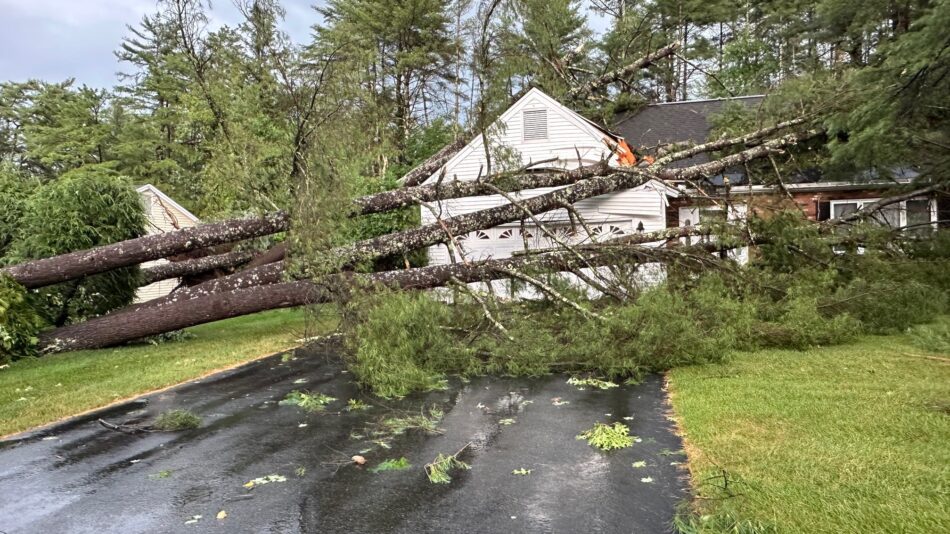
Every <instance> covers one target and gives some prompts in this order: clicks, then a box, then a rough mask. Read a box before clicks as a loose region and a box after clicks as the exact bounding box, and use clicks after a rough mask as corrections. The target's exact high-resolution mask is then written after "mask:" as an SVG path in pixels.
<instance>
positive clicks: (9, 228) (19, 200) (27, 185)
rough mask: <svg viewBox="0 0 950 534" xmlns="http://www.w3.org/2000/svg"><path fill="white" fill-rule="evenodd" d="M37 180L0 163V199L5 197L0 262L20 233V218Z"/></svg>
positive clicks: (0, 215)
mask: <svg viewBox="0 0 950 534" xmlns="http://www.w3.org/2000/svg"><path fill="white" fill-rule="evenodd" d="M35 188H36V182H35V181H33V180H29V179H27V178H24V177H23V176H20V174H19V173H17V172H16V171H14V170H13V169H10V168H9V167H8V166H6V165H0V199H3V208H2V209H0V264H3V263H5V262H4V261H3V258H4V256H6V254H7V249H8V248H9V246H10V244H11V243H13V241H14V240H15V239H16V238H17V236H18V235H20V231H21V229H22V226H21V224H20V219H21V218H22V217H23V213H24V211H25V210H26V202H27V199H28V198H29V197H30V195H31V194H32V193H33V190H34V189H35Z"/></svg>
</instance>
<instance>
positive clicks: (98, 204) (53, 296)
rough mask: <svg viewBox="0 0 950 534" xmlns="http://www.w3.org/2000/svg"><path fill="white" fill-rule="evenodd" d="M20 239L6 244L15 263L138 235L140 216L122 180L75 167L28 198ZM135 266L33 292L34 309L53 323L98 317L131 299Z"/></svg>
mask: <svg viewBox="0 0 950 534" xmlns="http://www.w3.org/2000/svg"><path fill="white" fill-rule="evenodd" d="M21 224H22V229H21V233H20V236H19V238H18V239H17V240H16V241H15V242H14V243H13V244H12V245H11V247H10V254H9V256H10V260H12V261H14V262H21V261H27V260H32V259H38V258H45V257H49V256H55V255H57V254H63V253H66V252H72V251H75V250H82V249H87V248H91V247H95V246H99V245H106V244H110V243H115V242H117V241H122V240H125V239H132V238H135V237H139V236H141V235H143V234H144V233H145V215H144V210H143V207H142V203H141V201H140V199H139V196H138V193H136V192H135V189H133V188H132V186H131V184H130V183H129V181H128V180H127V179H124V178H121V177H118V176H114V175H110V174H108V173H103V172H92V171H85V170H84V169H82V168H80V169H77V170H76V171H72V172H69V173H66V174H64V175H63V177H62V178H60V179H59V180H57V181H55V182H52V183H50V184H48V185H46V186H43V187H42V188H40V189H39V190H38V191H37V192H36V193H35V194H34V195H33V196H31V197H30V199H29V201H28V202H27V204H26V212H25V214H24V216H23V217H22V219H21ZM138 282H139V275H138V268H137V267H130V268H125V269H117V270H114V271H110V272H108V273H103V274H99V275H95V276H90V277H86V278H83V279H82V280H74V281H70V282H64V283H62V284H57V285H55V286H51V287H47V288H43V289H42V290H40V291H39V292H38V295H39V296H40V300H39V301H38V306H39V311H40V312H41V313H42V314H43V315H44V317H45V318H46V320H47V321H48V322H50V323H52V324H55V325H57V326H60V325H63V324H66V323H67V322H75V321H79V320H81V319H84V318H86V317H90V316H93V315H99V314H102V313H105V312H107V311H109V310H112V309H114V308H118V307H120V306H124V305H126V304H129V303H130V302H132V299H133V297H134V296H135V290H136V288H137V287H138Z"/></svg>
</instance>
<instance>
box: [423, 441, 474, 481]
mask: <svg viewBox="0 0 950 534" xmlns="http://www.w3.org/2000/svg"><path fill="white" fill-rule="evenodd" d="M470 445H471V442H469V443H466V444H465V446H464V447H462V448H461V449H459V450H458V452H456V453H455V454H453V455H451V456H446V455H444V454H442V453H439V455H438V456H436V457H435V460H432V462H430V463H427V464H426V465H425V470H426V476H427V477H429V482H431V483H433V484H448V483H449V482H452V477H451V476H449V473H451V472H452V471H455V470H462V471H467V470H469V469H471V466H470V465H468V464H467V463H465V462H463V461H461V460H459V459H458V456H459V455H460V454H462V452H463V451H464V450H465V449H467V448H468V447H469V446H470Z"/></svg>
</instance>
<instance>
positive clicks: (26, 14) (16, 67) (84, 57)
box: [0, 0, 604, 88]
mask: <svg viewBox="0 0 950 534" xmlns="http://www.w3.org/2000/svg"><path fill="white" fill-rule="evenodd" d="M322 3H323V0H282V2H281V4H282V5H283V6H284V9H285V10H286V11H287V16H286V18H285V20H284V23H283V30H284V31H285V32H287V33H288V34H289V35H290V36H291V38H292V39H293V40H294V42H296V43H305V42H308V41H309V40H310V27H311V26H313V24H315V23H316V22H317V21H318V17H319V15H318V14H317V12H316V11H314V10H313V9H312V7H311V6H312V5H313V4H322ZM212 5H213V7H214V9H213V10H212V12H211V15H212V26H220V25H221V24H229V25H235V24H237V23H238V21H239V19H240V16H239V14H238V12H237V10H236V9H235V8H234V5H233V4H232V3H231V0H215V1H214V2H212ZM154 11H155V0H0V81H8V80H12V81H25V80H28V79H30V78H38V79H42V80H46V81H62V80H65V79H67V78H75V79H76V83H77V85H82V84H86V85H89V86H92V87H106V88H108V87H112V86H113V85H115V84H116V82H117V78H116V73H117V72H119V71H120V70H121V69H122V68H123V66H122V65H120V64H119V62H118V61H116V59H115V55H114V54H113V52H114V51H115V50H117V49H118V48H119V45H120V44H121V43H122V38H123V37H124V36H126V35H127V34H128V29H127V28H126V26H127V25H129V24H131V25H137V24H138V22H139V21H140V20H141V19H142V16H143V15H145V14H149V13H152V12H154ZM592 19H593V20H591V21H590V22H591V24H592V25H593V26H594V27H595V28H597V29H601V28H598V27H603V26H604V22H603V20H596V17H592Z"/></svg>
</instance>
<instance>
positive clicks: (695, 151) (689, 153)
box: [650, 117, 807, 167]
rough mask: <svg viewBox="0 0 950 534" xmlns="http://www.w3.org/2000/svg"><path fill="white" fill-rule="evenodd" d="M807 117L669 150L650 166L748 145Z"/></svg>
mask: <svg viewBox="0 0 950 534" xmlns="http://www.w3.org/2000/svg"><path fill="white" fill-rule="evenodd" d="M806 120H807V119H806V118H805V117H798V118H795V119H791V120H788V121H784V122H780V123H778V124H776V125H774V126H769V127H768V128H762V129H761V130H756V131H754V132H751V133H748V134H745V135H740V136H738V137H732V138H729V139H717V140H715V141H710V142H708V143H703V144H699V145H695V146H692V147H689V148H685V149H682V150H678V151H676V152H671V153H670V154H667V155H665V156H663V157H661V158H657V160H656V161H654V162H653V163H652V164H651V165H650V166H651V167H664V166H666V165H669V164H670V163H673V162H674V161H679V160H683V159H688V158H691V157H693V156H696V155H699V154H704V153H706V152H713V151H715V150H722V149H724V148H729V147H732V146H737V145H749V144H751V143H754V142H756V141H758V140H760V139H763V138H765V137H768V136H770V135H772V134H774V133H775V132H778V131H780V130H785V129H788V128H791V127H793V126H799V125H801V124H804V123H805V121H806Z"/></svg>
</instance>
